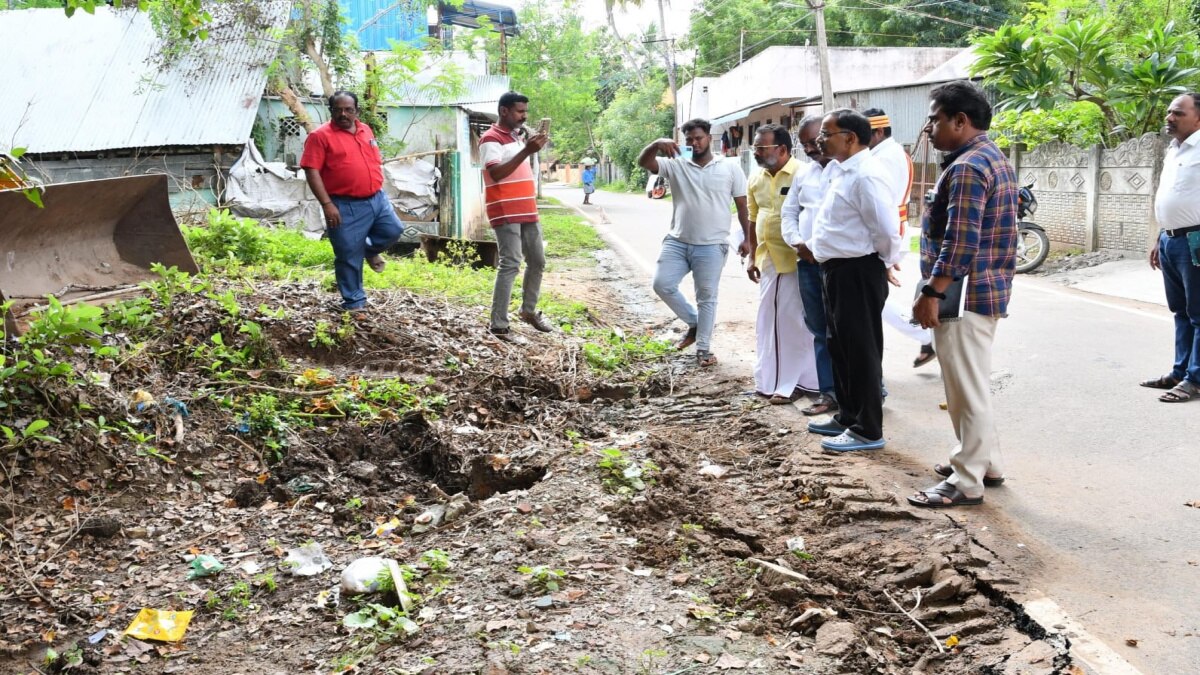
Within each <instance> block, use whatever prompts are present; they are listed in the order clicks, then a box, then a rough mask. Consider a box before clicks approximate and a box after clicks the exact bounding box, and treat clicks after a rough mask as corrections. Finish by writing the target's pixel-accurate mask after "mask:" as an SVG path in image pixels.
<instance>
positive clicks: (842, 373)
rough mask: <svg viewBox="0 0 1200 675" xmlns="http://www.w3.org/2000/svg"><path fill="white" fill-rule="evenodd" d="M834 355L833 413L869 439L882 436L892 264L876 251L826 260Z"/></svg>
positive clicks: (824, 268)
mask: <svg viewBox="0 0 1200 675" xmlns="http://www.w3.org/2000/svg"><path fill="white" fill-rule="evenodd" d="M821 280H822V282H823V283H824V285H825V316H826V319H827V320H828V322H829V357H830V360H831V361H833V384H834V391H835V392H836V393H837V400H838V405H839V406H840V410H839V412H838V414H837V416H835V417H834V419H835V420H836V421H837V422H838V424H841V425H842V426H844V427H847V428H849V429H850V430H851V431H853V432H854V433H856V434H858V435H860V436H862V437H863V438H866V439H868V440H872V441H874V440H878V439H880V438H883V392H882V391H881V390H880V386H879V383H880V380H881V379H882V377H883V318H882V316H881V313H882V312H883V303H884V302H885V301H886V300H887V296H888V282H887V267H885V266H884V264H883V261H882V260H880V259H879V256H877V255H875V254H873V253H872V254H871V255H866V256H863V257H861V258H837V259H834V260H829V261H826V262H823V263H821Z"/></svg>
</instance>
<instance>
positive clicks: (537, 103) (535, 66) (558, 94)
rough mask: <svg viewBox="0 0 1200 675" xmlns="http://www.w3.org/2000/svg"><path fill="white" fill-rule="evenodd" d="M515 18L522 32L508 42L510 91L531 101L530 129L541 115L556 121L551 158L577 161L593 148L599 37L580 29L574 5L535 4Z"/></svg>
mask: <svg viewBox="0 0 1200 675" xmlns="http://www.w3.org/2000/svg"><path fill="white" fill-rule="evenodd" d="M518 20H519V22H520V24H521V33H520V35H518V36H517V37H514V38H510V39H509V40H508V54H509V57H508V58H509V60H508V74H509V77H510V78H511V82H512V88H513V89H515V90H516V91H519V92H521V93H522V94H525V95H526V96H528V97H529V118H530V121H531V124H530V126H533V125H534V123H536V122H537V120H538V119H540V118H542V117H549V118H551V119H553V120H554V122H553V126H552V128H551V131H550V140H551V143H552V144H553V145H552V147H553V151H554V155H555V157H557V158H558V159H560V160H569V161H576V160H578V159H579V158H580V157H582V156H584V155H585V154H588V153H589V152H590V151H591V150H592V148H594V147H595V139H594V138H593V131H592V130H593V127H594V126H595V125H596V119H597V116H598V115H599V114H600V104H599V102H598V101H597V98H596V96H597V92H598V90H599V86H600V76H601V75H602V73H601V68H600V49H601V44H600V41H599V37H598V35H597V34H596V33H594V32H588V31H585V30H584V28H583V18H582V16H581V15H580V14H579V9H578V7H577V6H576V5H575V4H574V3H566V4H557V3H556V4H555V5H553V6H552V5H551V4H550V3H548V2H546V0H535V1H533V2H530V3H528V4H526V5H525V7H524V8H523V9H522V10H521V11H520V13H519V16H518Z"/></svg>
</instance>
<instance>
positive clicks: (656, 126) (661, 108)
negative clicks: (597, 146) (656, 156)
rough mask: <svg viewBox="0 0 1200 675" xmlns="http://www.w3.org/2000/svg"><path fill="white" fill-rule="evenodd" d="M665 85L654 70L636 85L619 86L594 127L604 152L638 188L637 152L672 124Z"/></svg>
mask: <svg viewBox="0 0 1200 675" xmlns="http://www.w3.org/2000/svg"><path fill="white" fill-rule="evenodd" d="M666 87H667V85H666V81H665V79H664V77H663V76H662V75H661V74H657V75H655V76H652V77H649V78H647V79H646V81H645V82H644V83H642V84H641V85H639V86H635V87H629V88H624V89H621V90H619V91H618V92H617V93H616V96H614V97H613V101H612V104H611V105H609V106H608V108H607V109H606V110H605V111H604V112H603V113H602V114H601V115H600V122H599V124H598V125H597V127H596V133H597V135H598V136H599V138H600V142H601V144H602V145H603V147H604V152H605V154H607V155H608V156H609V157H611V158H612V160H613V163H614V164H616V165H617V166H618V167H619V168H620V169H621V170H622V171H624V172H625V175H627V176H629V177H630V179H629V180H630V184H631V185H632V186H636V187H638V189H639V190H640V189H641V187H640V186H641V185H645V180H644V176H643V180H642V181H641V183H640V185H639V184H638V183H637V182H636V175H639V172H641V169H640V167H638V165H637V159H638V155H639V154H641V152H642V148H644V147H646V145H647V144H648V143H649V142H650V141H653V140H655V139H657V138H663V137H669V136H670V135H671V129H672V126H673V125H674V111H673V110H672V109H671V107H670V106H668V105H664V104H663V92H665V91H666Z"/></svg>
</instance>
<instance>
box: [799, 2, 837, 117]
mask: <svg viewBox="0 0 1200 675" xmlns="http://www.w3.org/2000/svg"><path fill="white" fill-rule="evenodd" d="M804 1H805V3H807V4H808V8H809V9H811V10H812V11H813V14H815V16H816V21H817V62H818V63H819V64H820V68H821V109H822V112H825V113H827V112H829V111H830V110H833V82H832V79H831V78H830V77H829V41H828V40H827V39H826V38H825V2H824V0H804Z"/></svg>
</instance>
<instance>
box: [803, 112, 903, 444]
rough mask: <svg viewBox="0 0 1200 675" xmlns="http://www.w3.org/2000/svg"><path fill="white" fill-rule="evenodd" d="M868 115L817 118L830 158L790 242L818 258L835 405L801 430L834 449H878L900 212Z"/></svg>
mask: <svg viewBox="0 0 1200 675" xmlns="http://www.w3.org/2000/svg"><path fill="white" fill-rule="evenodd" d="M870 141H871V123H870V122H868V121H867V118H866V117H863V116H862V115H861V114H859V113H857V112H854V111H853V110H849V109H845V108H843V109H841V110H835V111H833V112H831V113H829V114H828V115H826V116H825V118H824V119H823V120H822V121H821V133H820V134H819V135H818V136H817V142H818V143H819V144H820V147H821V152H822V154H824V155H826V156H828V157H829V158H830V160H831V161H830V162H829V166H827V167H825V171H824V173H823V176H822V178H823V180H824V181H825V183H826V189H825V195H824V197H823V198H822V200H821V206H820V208H818V209H817V214H816V218H815V219H814V220H813V231H812V235H811V236H810V237H809V239H808V240H807V241H805V242H804V243H802V244H800V245H799V246H798V247H797V251H798V253H799V254H800V257H801V258H803V259H805V260H809V261H813V260H815V261H816V262H819V263H820V264H821V275H822V277H823V279H824V281H825V313H826V318H827V319H828V320H829V355H830V358H831V359H832V361H833V376H834V388H835V390H836V391H837V400H838V405H839V406H840V408H839V411H838V413H837V414H836V415H834V416H833V419H831V420H829V421H827V422H815V421H814V422H810V423H809V425H808V430H809V431H810V432H812V433H816V434H820V435H822V436H829V438H826V439H825V440H823V441H822V442H821V447H822V448H825V449H826V450H831V451H834V452H853V451H858V450H878V449H880V448H882V447H883V446H884V439H883V392H882V391H881V389H880V386H879V382H880V378H881V376H882V373H883V361H882V359H883V321H882V319H881V313H882V312H883V303H884V302H885V301H886V300H887V294H888V280H887V268H888V267H890V266H891V265H894V264H895V263H896V262H898V261H899V260H900V257H901V256H902V255H903V253H904V251H903V250H902V249H901V246H900V214H899V212H898V211H897V209H896V204H895V203H894V202H893V199H892V192H891V187H890V185H889V182H888V179H887V177H886V176H885V175H884V172H883V171H882V169H881V168H880V167H879V165H878V163H877V162H875V161H874V160H873V158H872V157H871V154H870V151H869V150H868V144H869V143H870Z"/></svg>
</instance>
